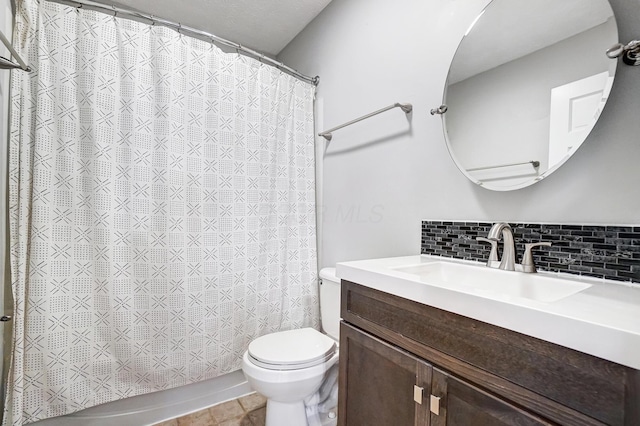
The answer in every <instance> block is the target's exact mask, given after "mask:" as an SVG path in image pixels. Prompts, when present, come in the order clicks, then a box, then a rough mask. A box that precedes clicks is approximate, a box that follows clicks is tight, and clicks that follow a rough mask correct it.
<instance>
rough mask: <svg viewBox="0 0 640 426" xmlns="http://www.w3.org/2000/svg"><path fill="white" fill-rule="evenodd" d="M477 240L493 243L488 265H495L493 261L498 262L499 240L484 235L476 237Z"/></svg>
mask: <svg viewBox="0 0 640 426" xmlns="http://www.w3.org/2000/svg"><path fill="white" fill-rule="evenodd" d="M476 240H477V241H480V242H483V243H489V244H491V252H490V253H489V259H488V260H487V266H490V267H493V262H498V240H492V239H489V238H484V237H476Z"/></svg>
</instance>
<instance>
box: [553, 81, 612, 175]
mask: <svg viewBox="0 0 640 426" xmlns="http://www.w3.org/2000/svg"><path fill="white" fill-rule="evenodd" d="M612 84H613V77H611V76H609V73H608V72H602V73H599V74H596V75H592V76H591V77H586V78H583V79H580V80H577V81H572V82H571V83H568V84H563V85H562V86H558V87H554V88H553V89H551V117H550V119H549V121H550V123H549V168H552V167H554V166H555V165H556V164H558V163H560V162H561V161H562V160H563V159H564V158H565V157H566V156H567V155H570V154H572V153H573V151H575V150H576V149H578V148H579V147H580V145H581V144H582V142H583V141H584V140H585V139H586V137H587V135H588V134H589V132H591V129H593V126H594V125H595V124H596V121H598V117H599V116H600V113H601V112H602V108H603V107H604V104H605V103H606V102H607V98H608V97H609V92H610V91H611V85H612Z"/></svg>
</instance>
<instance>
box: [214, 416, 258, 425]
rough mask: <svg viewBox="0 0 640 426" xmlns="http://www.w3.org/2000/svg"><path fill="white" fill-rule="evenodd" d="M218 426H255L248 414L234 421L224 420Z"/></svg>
mask: <svg viewBox="0 0 640 426" xmlns="http://www.w3.org/2000/svg"><path fill="white" fill-rule="evenodd" d="M218 426H254V425H253V423H252V422H251V419H250V418H249V416H248V415H247V414H244V415H242V416H239V417H235V418H233V419H229V420H224V421H222V422H220V423H218Z"/></svg>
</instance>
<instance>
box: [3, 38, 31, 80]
mask: <svg viewBox="0 0 640 426" xmlns="http://www.w3.org/2000/svg"><path fill="white" fill-rule="evenodd" d="M0 41H2V44H4V45H5V47H6V48H7V50H8V51H9V53H10V54H11V56H13V57H14V58H15V60H16V61H17V62H18V63H17V64H16V63H15V62H12V61H11V60H9V59H6V58H3V57H2V56H0V69H15V68H20V69H21V70H23V71H26V72H30V71H31V68H29V65H27V64H26V62H25V61H23V60H22V58H21V57H20V55H18V52H16V50H15V49H14V48H13V46H12V45H11V42H10V41H9V39H8V38H7V37H5V35H4V34H3V33H2V31H0Z"/></svg>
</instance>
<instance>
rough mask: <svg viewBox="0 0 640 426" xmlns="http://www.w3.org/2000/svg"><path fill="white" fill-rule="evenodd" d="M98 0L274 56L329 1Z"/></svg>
mask: <svg viewBox="0 0 640 426" xmlns="http://www.w3.org/2000/svg"><path fill="white" fill-rule="evenodd" d="M98 1H100V3H105V4H115V5H117V6H120V7H123V8H128V9H136V10H138V11H140V12H144V13H147V14H151V15H154V16H157V17H160V18H164V19H167V20H170V21H173V22H178V23H180V24H182V25H185V26H188V27H192V28H195V29H198V30H202V31H206V32H209V33H212V34H215V35H216V36H218V37H222V38H225V39H227V40H229V41H233V42H235V43H239V44H241V45H243V46H246V47H249V48H251V49H254V50H257V51H258V52H261V53H264V54H266V55H268V56H272V57H275V56H276V55H277V54H278V53H280V51H281V50H282V49H283V48H284V47H285V46H286V45H287V44H288V43H289V42H290V41H291V40H292V39H293V38H294V37H295V36H296V35H297V34H298V33H299V32H300V31H302V29H303V28H304V27H306V26H307V24H308V23H309V22H311V20H313V18H315V17H316V16H317V15H318V14H319V13H320V12H321V11H322V9H324V8H325V7H326V6H327V5H328V4H329V2H330V1H331V0H260V1H256V0H116V1H112V0H98Z"/></svg>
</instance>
